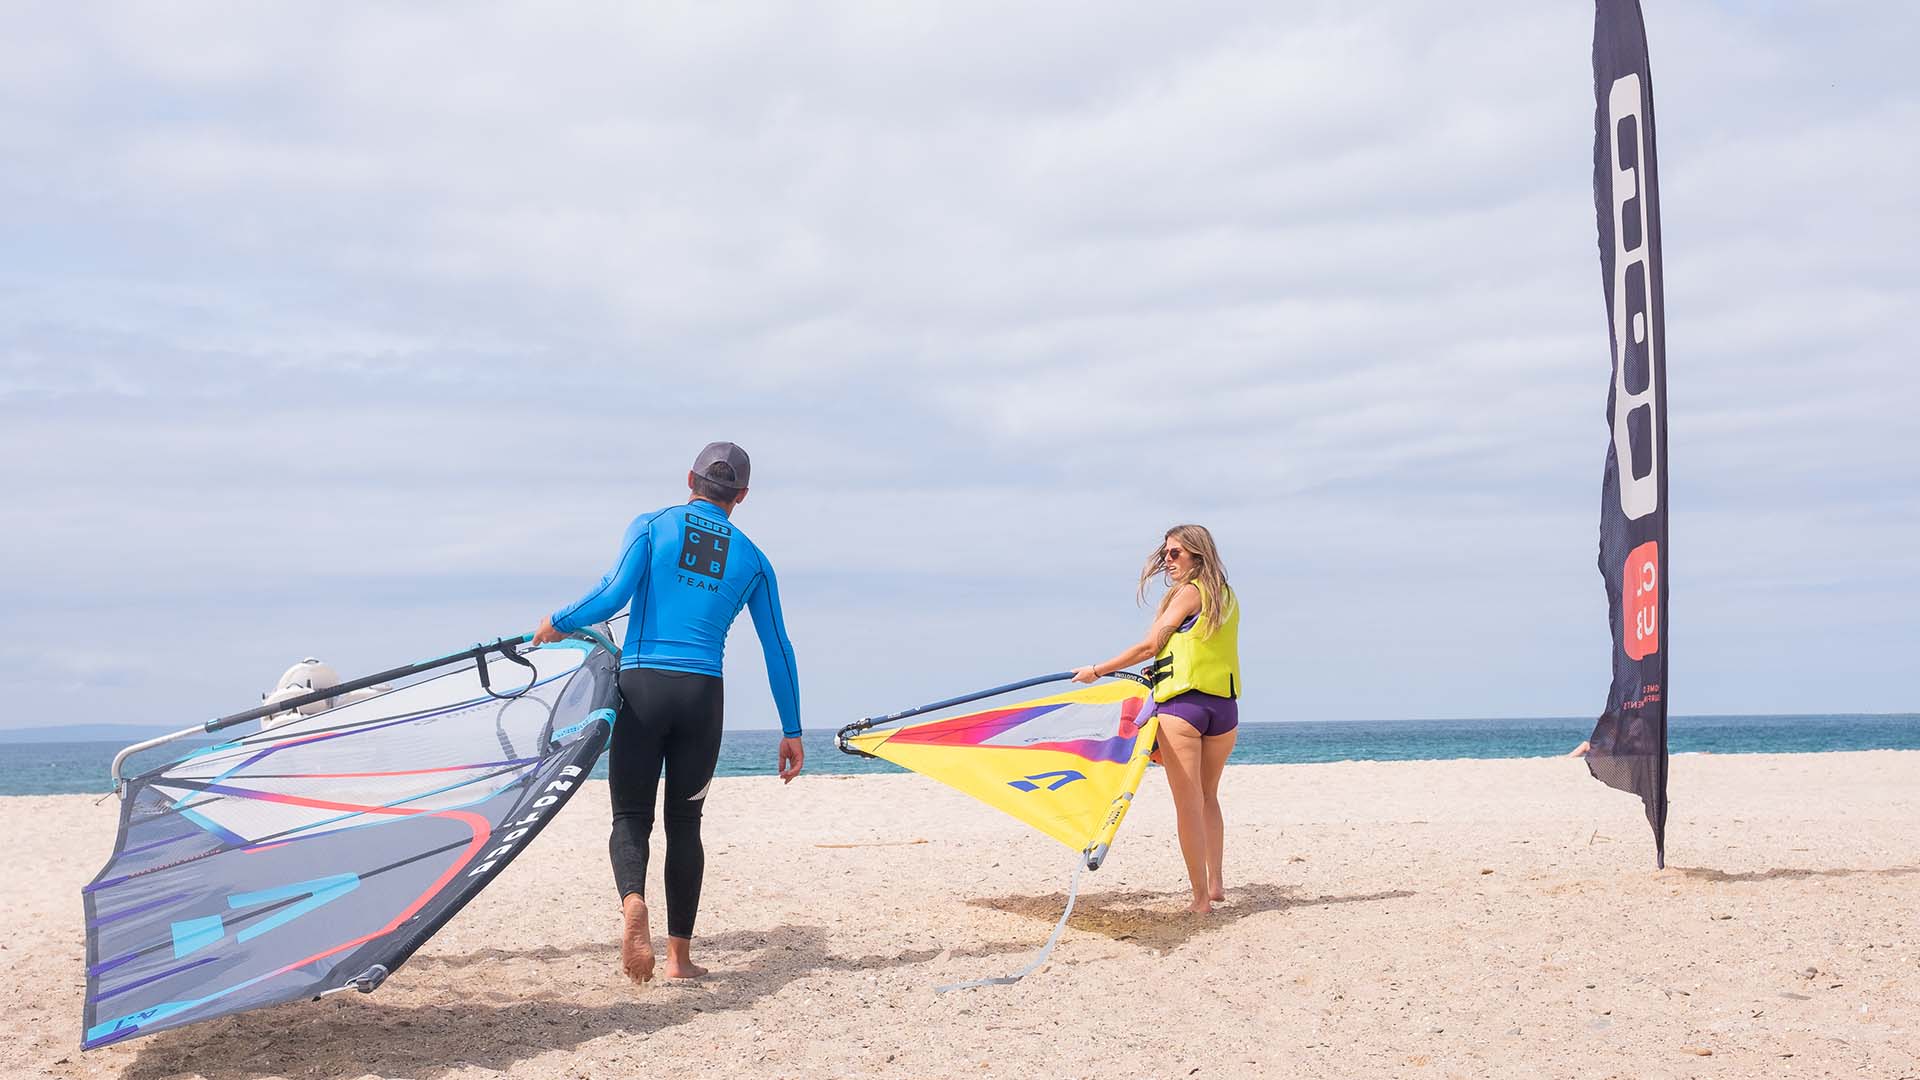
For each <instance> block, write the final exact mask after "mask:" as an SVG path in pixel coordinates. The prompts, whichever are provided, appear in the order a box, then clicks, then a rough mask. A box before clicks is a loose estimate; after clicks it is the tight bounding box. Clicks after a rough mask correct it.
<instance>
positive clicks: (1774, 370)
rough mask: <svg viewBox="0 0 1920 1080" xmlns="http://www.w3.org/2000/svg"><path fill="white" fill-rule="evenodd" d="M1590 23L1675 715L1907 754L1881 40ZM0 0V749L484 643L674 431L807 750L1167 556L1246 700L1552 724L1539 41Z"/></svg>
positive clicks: (1059, 647)
mask: <svg viewBox="0 0 1920 1080" xmlns="http://www.w3.org/2000/svg"><path fill="white" fill-rule="evenodd" d="M1649 6H1650V7H1651V8H1652V10H1651V11H1650V12H1649V22H1648V29H1649V38H1650V46H1651V56H1652V72H1653V85H1654V93H1655V101H1656V107H1657V110H1658V113H1657V115H1658V125H1659V126H1658V138H1659V146H1658V150H1659V164H1660V178H1661V183H1662V191H1661V196H1662V204H1663V205H1662V210H1663V216H1664V227H1665V232H1664V240H1665V252H1666V265H1665V268H1666V298H1667V342H1668V384H1669V399H1670V401H1669V406H1670V407H1669V422H1670V432H1669V439H1670V448H1669V450H1670V466H1671V492H1670V506H1671V512H1672V517H1671V532H1672V546H1671V550H1670V552H1669V553H1668V559H1667V560H1666V562H1667V569H1668V572H1669V580H1668V585H1669V593H1668V600H1669V603H1670V618H1671V625H1670V630H1669V641H1668V643H1667V644H1668V647H1669V650H1670V656H1671V670H1670V676H1669V702H1670V706H1671V708H1672V709H1673V710H1674V712H1675V713H1676V714H1683V715H1684V714H1689V713H1692V714H1703V713H1814V712H1891V711H1912V710H1920V689H1917V688H1916V680H1915V678H1914V671H1915V669H1916V664H1915V660H1914V658H1915V656H1917V655H1920V618H1916V616H1915V612H1916V610H1920V430H1917V428H1920V424H1917V423H1916V420H1915V417H1916V416H1920V373H1916V367H1915V361H1916V349H1915V344H1916V338H1917V337H1920V331H1917V330H1916V329H1915V326H1914V315H1915V313H1916V312H1917V311H1920V260H1916V259H1915V258H1914V254H1913V253H1914V252H1915V251H1916V250H1920V206H1917V204H1916V202H1915V198H1914V192H1915V191H1920V138H1916V137H1915V133H1916V132H1920V83H1916V82H1915V81H1914V80H1913V78H1912V77H1911V73H1910V67H1909V64H1910V59H1911V57H1912V56H1913V55H1915V54H1916V53H1920V7H1916V6H1914V5H1912V4H1908V3H1898V2H1892V3H1880V4H1872V3H1845V4H1843V3H1702V2H1661V3H1655V4H1651V5H1649ZM7 9H8V10H7V14H6V23H7V25H8V27H9V33H8V34H6V35H4V36H3V37H0V161H4V162H5V165H4V168H0V462H3V463H4V464H0V470H4V473H3V475H4V477H5V486H6V491H7V494H8V497H7V498H6V500H5V501H4V502H3V503H0V727H8V728H11V727H25V726H58V725H61V724H66V723H77V722H89V723H98V722H122V723H142V724H155V725H164V726H169V727H173V726H185V725H187V724H191V723H195V722H198V721H199V720H202V719H205V718H207V717H210V716H214V715H219V714H223V713H227V712H231V711H236V710H238V709H242V708H246V707H249V706H251V705H253V704H255V703H257V702H258V700H259V695H260V694H261V692H262V691H264V690H267V689H269V688H270V687H271V685H272V684H273V681H274V680H275V678H276V677H277V676H278V675H279V673H280V672H281V670H282V669H284V668H285V667H286V666H287V665H289V664H290V663H292V662H294V661H296V660H299V659H301V658H302V657H305V656H318V657H321V658H324V659H326V660H327V661H328V662H330V663H332V664H333V665H334V666H335V667H336V668H338V669H339V670H340V671H341V672H342V674H343V675H351V674H357V673H362V672H366V671H371V670H376V669H379V668H383V667H387V666H391V665H393V664H395V663H400V662H404V661H407V660H412V659H416V658H419V657H421V656H426V655H432V654H436V653H439V652H442V651H450V650H452V649H455V648H458V647H461V646H463V645H466V644H469V643H472V642H474V641H478V640H481V639H488V638H492V637H496V636H500V635H503V634H515V633H520V632H523V631H525V630H529V629H532V627H533V626H534V624H535V623H536V622H537V621H538V619H539V617H540V616H541V615H543V614H545V613H547V612H549V611H552V610H553V609H555V608H557V607H560V606H561V605H563V604H565V603H567V602H569V601H571V600H573V599H574V598H576V597H577V596H579V595H580V594H581V593H583V592H585V591H586V590H587V589H588V588H590V587H591V586H592V585H593V584H594V583H595V582H596V581H597V579H598V578H599V576H600V575H601V574H602V573H603V572H604V571H605V570H606V569H607V567H608V566H609V565H611V563H612V562H613V560H614V558H615V556H616V554H617V551H616V548H617V545H618V541H619V538H620V535H621V531H622V530H623V528H624V527H625V526H626V524H627V522H628V521H629V520H631V518H632V517H633V516H635V515H636V514H639V513H643V512H646V511H649V510H652V509H654V508H656V507H658V506H661V505H665V504H669V503H674V502H678V501H680V500H682V499H683V498H684V497H685V487H684V483H683V479H684V476H685V471H686V469H687V467H688V465H689V464H690V463H691V460H692V458H693V455H694V454H695V452H696V451H697V450H698V449H699V448H700V446H701V445H703V444H704V443H706V442H707V441H709V440H715V439H728V440H732V441H735V442H738V443H740V444H741V445H742V446H744V447H745V448H746V449H747V450H748V451H749V452H750V453H751V454H752V455H753V462H754V472H753V480H754V483H753V490H752V492H751V495H750V496H749V498H748V500H747V502H746V503H744V504H743V505H742V506H741V507H740V509H739V512H738V514H737V516H736V519H735V520H736V523H737V524H738V525H739V526H740V527H741V529H742V530H743V531H745V532H746V533H747V534H748V535H749V536H751V537H752V538H753V539H754V540H755V541H756V542H757V543H758V544H759V545H760V546H761V547H762V548H763V549H764V550H765V551H766V552H767V554H768V556H769V557H770V559H771V560H772V562H773V564H774V566H775V568H776V569H777V571H778V573H779V575H780V583H781V590H782V593H783V596H784V600H785V605H786V611H787V621H788V625H789V629H790V631H791V634H792V637H793V642H794V646H795V649H796V652H797V654H798V658H799V664H800V670H801V681H802V698H803V705H802V710H803V719H804V721H805V723H806V725H807V726H808V727H809V728H810V729H830V728H835V727H838V726H840V725H842V724H844V723H847V722H849V721H851V720H854V719H857V718H859V717H861V716H864V715H868V714H873V713H880V712H885V711H890V710H893V709H897V708H901V707H905V706H907V705H911V704H914V703H916V702H920V701H925V700H928V699H931V698H935V697H942V696H946V695H948V694H952V693H956V692H961V691H965V690H968V689H971V688H975V687H979V686H983V685H989V684H993V683H999V682H1004V681H1009V680H1012V679H1016V678H1020V677H1025V676H1029V675H1034V674H1039V673H1042V672H1046V671H1052V670H1058V669H1061V668H1065V667H1069V666H1073V665H1078V664H1084V663H1092V662H1094V661H1097V660H1100V659H1104V658H1105V657H1107V656H1110V655H1112V654H1113V653H1116V652H1118V651H1119V650H1120V649H1121V648H1123V647H1124V646H1126V645H1128V644H1131V643H1132V642H1133V641H1135V640H1137V639H1138V638H1139V637H1140V636H1141V635H1142V634H1143V633H1144V631H1145V628H1146V625H1147V623H1148V621H1149V615H1150V612H1149V611H1148V610H1146V609H1142V608H1141V607H1140V606H1138V604H1137V603H1136V600H1135V594H1134V585H1135V581H1136V577H1137V574H1138V572H1139V569H1140V566H1141V563H1142V562H1143V561H1144V559H1145V558H1146V556H1147V555H1148V553H1149V552H1151V551H1153V550H1154V549H1155V548H1156V547H1157V546H1158V542H1159V539H1160V535H1161V533H1162V531H1163V530H1164V529H1165V528H1166V527H1167V526H1169V525H1172V524H1174V523H1177V522H1185V521H1192V522H1199V523H1202V524H1205V525H1207V526H1209V527H1210V528H1211V529H1212V530H1213V532H1214V534H1215V536H1216V537H1217V539H1218V541H1219V543H1220V547H1221V552H1222V555H1223V559H1224V561H1225V563H1226V567H1227V571H1228V574H1229V577H1230V579H1231V581H1232V582H1233V583H1234V585H1235V586H1236V588H1237V590H1238V591H1239V593H1240V595H1241V597H1242V600H1243V603H1244V611H1245V615H1244V618H1243V622H1242V637H1241V648H1242V663H1243V668H1244V686H1245V691H1244V697H1243V699H1242V705H1243V716H1244V717H1245V718H1246V719H1248V720H1348V719H1387V718H1421V717H1490V716H1591V715H1593V714H1595V713H1597V712H1598V711H1599V709H1600V707H1601V706H1602V705H1603V704H1604V701H1605V697H1606V692H1607V684H1608V680H1609V677H1610V668H1609V659H1608V656H1609V638H1608V629H1607V622H1606V618H1607V615H1606V601H1605V596H1604V595H1603V593H1602V591H1601V579H1600V575H1599V573H1598V572H1597V570H1596V567H1595V556H1596V549H1597V524H1598V513H1599V494H1600V479H1601V470H1602V467H1603V461H1604V455H1605V450H1606V443H1607V437H1608V429H1607V425H1606V420H1605V418H1604V416H1603V412H1604V408H1605V402H1606V388H1607V384H1608V381H1609V368H1608V345H1607V336H1606V325H1607V323H1606V313H1605V311H1604V306H1603V301H1602V293H1601V282H1600V275H1599V263H1598V258H1597V247H1596V237H1595V222H1594V209H1593V201H1592V195H1591V189H1590V183H1591V175H1592V139H1593V131H1592V115H1593V90H1592V82H1591V79H1592V75H1591V67H1590V59H1589V49H1590V42H1591V32H1592V13H1591V9H1590V8H1589V7H1588V6H1586V5H1581V4H1541V3H1538V2H1536V0H1486V2H1477V3H1471V4H1453V5H1441V4H1434V3H1431V2H1428V0H1410V2H1393V0H1387V2H1382V3H1375V4H1366V5H1354V4H1348V3H1334V2H1326V3H1312V2H1308V3H1298V4H1286V5H1271V4H1267V5H1243V4H1220V3H1209V2H1205V0H1199V2H1194V3H1187V4H1182V5H1164V4H1132V3H1114V2H1102V3H1098V4H1095V3H1065V4H1052V5H1038V6H1036V5H1029V4H1015V3H1005V4H996V3H984V2H983V3H968V4H951V5H899V4H889V3H866V4H861V3H854V4H834V3H820V4H765V5H754V4H724V5H715V4H692V3H689V4H664V3H649V4H629V5H565V4H539V5H520V6H513V5H489V6H486V7H484V8H481V7H478V6H476V5H466V4H432V3H425V4H410V5H359V4H337V5H292V6H287V5H236V4H195V3H182V2H166V3H151V4H102V5H11V4H9V5H7ZM763 671H764V669H763V667H762V661H761V657H760V654H759V649H758V647H757V643H756V641H755V639H754V637H753V633H752V629H751V627H750V626H749V625H748V621H747V620H746V619H744V618H743V619H742V620H741V621H740V623H739V624H738V625H737V626H736V629H735V634H734V637H733V639H732V643H731V648H730V649H729V653H728V659H727V672H728V679H729V683H728V689H729V692H728V698H729V710H730V715H729V718H728V723H729V724H730V725H732V726H736V727H743V728H745V727H772V726H774V723H775V721H774V716H773V709H772V703H771V697H770V695H769V694H768V692H767V689H766V679H765V675H764V673H763Z"/></svg>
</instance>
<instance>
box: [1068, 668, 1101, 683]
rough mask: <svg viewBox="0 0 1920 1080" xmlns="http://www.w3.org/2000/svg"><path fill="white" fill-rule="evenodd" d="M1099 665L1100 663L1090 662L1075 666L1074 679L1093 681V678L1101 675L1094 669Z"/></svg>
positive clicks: (1075, 680) (1077, 680) (1076, 680)
mask: <svg viewBox="0 0 1920 1080" xmlns="http://www.w3.org/2000/svg"><path fill="white" fill-rule="evenodd" d="M1098 666H1099V665H1097V664H1088V665H1087V666H1086V667H1077V668H1074V669H1073V681H1074V682H1092V681H1093V680H1095V679H1097V678H1099V677H1100V676H1099V675H1098V674H1096V673H1095V671H1094V668H1096V667H1098Z"/></svg>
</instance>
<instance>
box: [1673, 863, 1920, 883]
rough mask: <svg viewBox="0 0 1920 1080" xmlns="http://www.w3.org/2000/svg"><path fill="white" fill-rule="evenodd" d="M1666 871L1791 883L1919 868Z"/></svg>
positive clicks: (1901, 873)
mask: <svg viewBox="0 0 1920 1080" xmlns="http://www.w3.org/2000/svg"><path fill="white" fill-rule="evenodd" d="M1668 869H1670V870H1673V871H1676V872H1678V873H1679V874H1680V875H1682V876H1683V877H1686V878H1687V879H1688V880H1691V881H1714V882H1720V881H1793V880H1796V879H1799V878H1844V877H1886V878H1894V877H1908V876H1911V875H1913V874H1920V866H1894V867H1889V868H1887V869H1885V870H1801V869H1796V868H1794V867H1778V868H1775V869H1772V870H1747V871H1743V872H1741V873H1737V874H1729V873H1727V872H1726V871H1725V870H1713V869H1709V868H1707V867H1703V866H1673V867H1668Z"/></svg>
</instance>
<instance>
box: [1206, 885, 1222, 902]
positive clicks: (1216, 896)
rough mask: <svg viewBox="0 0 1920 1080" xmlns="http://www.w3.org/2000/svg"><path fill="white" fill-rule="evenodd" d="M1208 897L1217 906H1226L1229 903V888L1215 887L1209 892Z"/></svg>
mask: <svg viewBox="0 0 1920 1080" xmlns="http://www.w3.org/2000/svg"><path fill="white" fill-rule="evenodd" d="M1207 897H1208V899H1210V900H1212V901H1213V902H1214V903H1216V904H1224V903H1226V901H1227V887H1226V886H1225V885H1215V886H1214V887H1213V888H1212V889H1211V890H1209V891H1208V894H1207Z"/></svg>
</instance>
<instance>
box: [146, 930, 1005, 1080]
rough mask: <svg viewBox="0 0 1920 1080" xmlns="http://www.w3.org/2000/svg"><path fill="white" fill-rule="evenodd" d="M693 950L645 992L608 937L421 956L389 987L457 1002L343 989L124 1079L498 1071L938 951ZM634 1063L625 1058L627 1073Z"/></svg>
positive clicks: (215, 1028)
mask: <svg viewBox="0 0 1920 1080" xmlns="http://www.w3.org/2000/svg"><path fill="white" fill-rule="evenodd" d="M700 946H701V950H702V953H703V954H704V956H705V958H706V959H707V960H708V962H709V963H713V964H715V967H714V971H713V973H712V974H711V975H709V976H707V977H706V978H704V979H701V980H700V981H698V982H693V983H667V982H664V981H655V982H654V983H652V984H649V985H648V986H646V987H644V988H635V987H632V986H630V985H629V984H627V983H626V981H625V980H624V979H622V978H620V977H619V976H618V975H617V974H612V973H614V972H617V970H618V964H619V954H620V950H619V946H618V945H616V944H614V943H611V942H608V943H604V944H602V943H595V944H591V945H579V946H574V947H570V948H555V947H547V948H539V949H526V950H510V949H481V950H478V951H476V952H471V953H466V954H464V955H460V956H421V957H416V958H414V959H413V960H412V961H410V962H409V963H408V964H407V966H406V967H405V968H403V969H402V970H401V972H400V973H399V974H398V975H397V976H396V984H397V983H398V982H399V981H401V980H404V979H405V977H406V976H407V975H408V974H418V975H425V976H427V977H428V978H429V979H432V980H434V981H437V982H439V983H441V984H442V985H446V984H447V983H449V982H452V983H453V984H454V985H457V986H459V987H461V988H462V990H461V991H460V992H456V994H455V995H453V996H454V1000H436V1001H433V1002H431V1003H428V1004H409V1005H390V1004H382V1003H380V1002H378V1001H373V1002H368V1001H364V1000H342V999H343V998H345V999H357V998H359V996H360V995H357V994H343V995H339V996H338V997H334V998H330V999H328V1000H326V1001H322V1002H319V1003H317V1004H315V1003H311V1002H293V1003H290V1004H287V1005H282V1006H279V1007H277V1008H272V1009H263V1010H260V1011H258V1012H251V1013H241V1014H238V1015H235V1016H231V1017H225V1018H222V1019H218V1020H212V1021H208V1022H207V1023H204V1024H196V1025H192V1026H190V1027H184V1028H179V1029H176V1030H173V1031H165V1032H161V1033H160V1034H158V1035H155V1036H153V1037H152V1038H150V1039H147V1040H145V1041H144V1042H143V1043H141V1044H140V1045H139V1050H138V1053H137V1055H136V1056H135V1057H134V1059H133V1060H132V1062H131V1063H130V1064H129V1065H128V1066H127V1068H126V1069H125V1071H123V1072H122V1073H121V1076H122V1077H123V1078H124V1080H166V1078H173V1077H183V1076H193V1075H198V1074H204V1075H205V1076H207V1077H209V1078H210V1080H242V1078H248V1080H251V1078H253V1077H257V1076H260V1075H262V1074H268V1073H286V1074H288V1075H292V1076H299V1077H303V1078H304V1077H313V1078H317V1080H342V1078H345V1077H359V1076H364V1075H366V1074H368V1073H373V1074H375V1075H380V1076H405V1077H414V1078H420V1080H424V1078H428V1077H434V1076H441V1075H444V1074H446V1073H450V1072H454V1071H457V1070H460V1069H465V1068H471V1067H474V1066H479V1067H480V1068H484V1069H489V1070H495V1071H504V1070H506V1069H509V1068H512V1067H513V1065H514V1064H515V1063H517V1062H520V1061H524V1060H527V1059H530V1058H535V1057H538V1056H540V1055H541V1054H546V1053H549V1052H552V1051H555V1050H570V1049H573V1048H575V1047H577V1046H579V1045H581V1044H582V1043H586V1042H590V1041H592V1040H594V1039H598V1038H602V1037H604V1036H607V1035H609V1034H613V1033H616V1032H625V1033H629V1034H638V1035H645V1034H649V1033H652V1032H656V1031H660V1030H662V1029H664V1028H670V1027H673V1026H675V1025H678V1024H683V1023H686V1022H688V1021H690V1020H692V1019H694V1018H695V1017H697V1016H698V1015H699V1014H701V1013H712V1012H723V1011H726V1010H729V1009H741V1008H747V1007H750V1006H751V1005H753V1003H754V1002H756V1001H758V1000H760V999H762V998H765V997H767V996H769V995H772V994H776V993H779V992H780V991H781V990H782V989H783V988H785V987H786V986H787V985H788V984H789V983H792V982H793V981H795V980H797V979H802V978H805V977H807V976H809V975H814V974H817V973H822V972H829V973H842V972H862V971H877V970H882V969H890V968H901V967H909V966H912V965H915V964H924V963H926V962H928V961H930V960H932V959H934V957H935V956H937V955H938V950H934V949H919V950H912V951H908V952H904V953H900V954H896V955H868V956H843V955H836V954H835V953H834V952H833V951H832V947H831V934H830V933H829V931H828V930H827V928H825V927H820V926H782V927H777V928H774V929H771V930H764V931H734V932H732V933H724V934H715V935H711V936H703V937H702V938H701V939H700ZM1029 947H1030V945H1029V943H1026V942H1009V943H1005V944H999V943H984V944H982V945H978V946H975V947H973V948H971V949H965V950H960V949H956V950H953V953H954V955H974V956H995V955H1002V954H1007V953H1016V952H1020V951H1023V950H1025V949H1027V948H1029ZM573 960H588V961H592V962H593V963H594V964H596V965H604V968H605V970H606V971H607V972H608V973H609V974H608V975H606V976H604V977H602V978H598V979H582V980H581V981H580V983H579V985H578V986H577V987H575V988H573V990H572V992H567V991H561V992H558V993H555V992H551V991H548V992H538V991H535V992H528V991H527V990H526V989H525V988H523V987H516V986H515V984H514V982H513V981H512V979H511V977H510V976H508V975H506V974H504V971H505V969H509V968H511V967H512V966H515V965H518V964H520V963H522V962H526V961H532V962H535V963H545V964H555V963H563V964H564V962H567V961H573ZM721 965H724V967H723V966H721ZM565 970H572V967H571V966H567V967H566V968H565ZM449 976H452V979H451V980H450V979H449ZM436 977H437V978H436ZM548 984H549V985H551V980H548ZM429 993H431V991H429ZM434 996H436V997H442V998H444V997H447V996H449V995H434ZM639 1066H640V1063H639V1062H637V1061H636V1062H634V1063H633V1068H634V1069H635V1070H638V1069H639ZM623 1068H624V1066H623Z"/></svg>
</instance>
